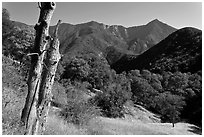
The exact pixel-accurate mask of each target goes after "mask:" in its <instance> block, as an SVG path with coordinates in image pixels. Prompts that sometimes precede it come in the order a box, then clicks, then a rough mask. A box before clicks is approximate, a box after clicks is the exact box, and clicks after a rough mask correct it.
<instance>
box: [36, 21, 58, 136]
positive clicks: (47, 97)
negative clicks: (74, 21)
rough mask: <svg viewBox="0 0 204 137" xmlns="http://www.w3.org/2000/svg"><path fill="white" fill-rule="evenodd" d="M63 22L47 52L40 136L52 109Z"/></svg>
mask: <svg viewBox="0 0 204 137" xmlns="http://www.w3.org/2000/svg"><path fill="white" fill-rule="evenodd" d="M60 23H61V21H60V20H59V21H58V23H57V26H56V29H55V33H54V37H53V38H52V40H51V43H50V47H49V48H48V51H47V57H46V60H45V66H46V67H45V68H44V70H45V71H43V75H42V83H41V87H40V92H39V93H40V94H39V107H38V118H39V119H38V121H37V126H36V127H39V129H38V130H39V131H38V133H39V134H43V132H44V130H45V124H46V123H47V115H48V112H49V109H50V103H51V101H52V93H51V89H52V85H53V83H54V77H55V72H56V70H57V65H58V62H59V60H60V58H61V55H60V52H59V45H60V43H59V40H58V36H57V32H58V27H59V25H60Z"/></svg>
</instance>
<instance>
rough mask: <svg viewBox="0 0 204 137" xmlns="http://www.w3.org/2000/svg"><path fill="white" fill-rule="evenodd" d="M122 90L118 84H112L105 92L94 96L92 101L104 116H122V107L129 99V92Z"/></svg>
mask: <svg viewBox="0 0 204 137" xmlns="http://www.w3.org/2000/svg"><path fill="white" fill-rule="evenodd" d="M123 89H124V88H123V87H122V86H121V85H120V84H116V83H113V84H111V85H109V86H108V87H107V88H106V91H104V92H103V93H100V94H98V95H97V96H95V98H94V101H95V103H96V104H97V105H98V106H99V107H100V108H101V109H102V112H103V115H104V116H107V117H114V118H115V117H122V116H123V114H124V113H123V105H124V104H125V103H126V102H127V101H128V100H130V98H131V92H128V91H127V90H123Z"/></svg>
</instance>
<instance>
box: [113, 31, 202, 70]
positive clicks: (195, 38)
mask: <svg viewBox="0 0 204 137" xmlns="http://www.w3.org/2000/svg"><path fill="white" fill-rule="evenodd" d="M112 68H114V69H115V70H116V71H117V72H122V71H128V70H133V69H139V70H141V69H148V70H150V71H152V72H155V73H160V72H162V71H171V72H175V71H181V72H192V73H194V72H197V71H199V70H201V68H202V32H201V30H198V29H195V28H190V27H187V28H183V29H180V30H178V31H176V32H174V33H172V34H171V35H169V36H168V37H167V38H166V39H164V40H162V41H161V42H160V43H158V44H157V45H155V46H154V47H152V48H150V49H149V50H147V51H146V52H144V53H143V54H141V55H139V56H138V57H137V58H133V59H130V60H127V59H125V58H123V59H121V60H119V61H118V62H116V63H115V64H113V65H112Z"/></svg>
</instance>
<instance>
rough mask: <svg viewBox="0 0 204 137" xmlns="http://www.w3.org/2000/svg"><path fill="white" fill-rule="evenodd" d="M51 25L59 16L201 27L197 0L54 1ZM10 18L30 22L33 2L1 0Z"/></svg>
mask: <svg viewBox="0 0 204 137" xmlns="http://www.w3.org/2000/svg"><path fill="white" fill-rule="evenodd" d="M56 4H57V6H56V9H55V11H54V14H53V17H52V21H51V25H56V23H57V21H58V20H59V19H61V20H62V22H64V23H70V24H80V23H85V22H89V21H96V22H99V23H104V24H106V25H122V26H125V27H131V26H139V25H145V24H147V23H148V22H150V21H152V20H154V19H158V20H160V21H161V22H164V23H166V24H168V25H170V26H173V27H175V28H177V29H180V28H183V27H195V28H198V29H202V3H201V2H143V3H142V2H95V3H93V2H76V3H74V2H57V3H56ZM2 7H3V8H6V9H7V10H8V11H9V12H10V17H11V20H14V21H19V22H23V23H26V24H29V25H34V24H35V23H36V22H37V20H38V17H39V8H38V6H37V3H36V2H35V3H33V2H27V3H26V2H3V3H2Z"/></svg>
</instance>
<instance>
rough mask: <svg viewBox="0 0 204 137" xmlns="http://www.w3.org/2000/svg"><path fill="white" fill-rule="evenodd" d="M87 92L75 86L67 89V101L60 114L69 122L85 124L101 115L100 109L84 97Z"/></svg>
mask: <svg viewBox="0 0 204 137" xmlns="http://www.w3.org/2000/svg"><path fill="white" fill-rule="evenodd" d="M84 94H85V93H83V91H80V90H76V89H75V88H73V87H72V88H70V89H68V90H67V98H68V100H67V103H66V105H64V106H63V109H62V111H61V112H60V116H62V117H64V118H65V120H66V121H67V122H68V123H74V124H77V125H85V124H86V123H87V122H88V121H89V120H90V119H92V118H94V117H97V116H99V115H100V109H99V108H98V107H96V106H95V105H94V104H91V103H89V101H88V100H86V99H85V98H84V96H83V95H84Z"/></svg>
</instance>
